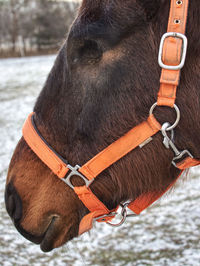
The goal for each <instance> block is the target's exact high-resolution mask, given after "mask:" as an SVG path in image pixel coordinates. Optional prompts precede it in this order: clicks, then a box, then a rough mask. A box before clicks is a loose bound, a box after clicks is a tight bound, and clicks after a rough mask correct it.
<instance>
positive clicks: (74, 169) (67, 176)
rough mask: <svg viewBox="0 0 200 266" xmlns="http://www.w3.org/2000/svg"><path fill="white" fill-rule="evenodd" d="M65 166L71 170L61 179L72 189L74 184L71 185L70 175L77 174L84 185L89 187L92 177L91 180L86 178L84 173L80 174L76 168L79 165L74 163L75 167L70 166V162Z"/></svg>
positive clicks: (78, 167)
mask: <svg viewBox="0 0 200 266" xmlns="http://www.w3.org/2000/svg"><path fill="white" fill-rule="evenodd" d="M67 168H68V169H69V170H71V172H70V173H69V174H68V173H67V175H66V176H65V177H64V178H62V180H63V181H64V182H65V183H66V184H67V185H68V186H69V187H71V188H72V189H74V186H73V185H72V182H71V177H72V176H78V177H80V178H81V179H82V180H83V181H84V182H85V185H86V187H89V186H90V185H91V184H92V182H93V181H94V179H92V180H88V179H87V178H86V177H85V176H84V175H82V174H81V173H80V172H79V171H78V170H79V169H80V168H81V167H80V166H79V165H76V166H75V167H73V166H71V165H70V164H68V165H67Z"/></svg>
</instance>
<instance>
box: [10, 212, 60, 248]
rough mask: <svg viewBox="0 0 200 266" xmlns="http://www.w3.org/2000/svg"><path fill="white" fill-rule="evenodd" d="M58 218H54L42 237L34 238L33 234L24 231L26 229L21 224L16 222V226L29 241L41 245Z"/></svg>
mask: <svg viewBox="0 0 200 266" xmlns="http://www.w3.org/2000/svg"><path fill="white" fill-rule="evenodd" d="M56 217H57V216H53V217H52V219H51V221H50V222H49V224H48V226H47V229H46V231H45V232H44V233H43V234H42V235H40V236H34V235H32V234H31V233H29V232H27V231H26V230H24V228H23V227H22V226H21V225H20V224H19V222H14V225H15V227H16V229H17V230H18V232H19V233H20V234H21V235H22V236H24V237H25V238H26V239H28V240H29V241H31V242H33V243H35V244H37V245H39V244H41V243H42V241H43V239H44V238H45V235H46V233H47V231H48V230H49V228H50V226H52V224H53V223H54V220H55V219H56Z"/></svg>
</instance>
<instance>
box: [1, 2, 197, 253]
mask: <svg viewBox="0 0 200 266" xmlns="http://www.w3.org/2000/svg"><path fill="white" fill-rule="evenodd" d="M169 2H170V1H168V0H140V1H139V0H125V1H122V0H115V1H112V0H83V2H82V5H81V7H80V10H79V13H78V16H77V18H76V20H75V22H74V24H73V25H72V28H71V31H70V33H69V36H68V39H67V41H66V43H65V44H64V45H63V47H62V49H61V50H60V52H59V54H58V57H57V59H56V62H55V64H54V67H53V69H52V71H51V73H50V75H49V77H48V79H47V82H46V84H45V86H44V88H43V90H42V92H41V94H40V96H39V98H38V100H37V102H36V105H35V108H34V111H35V113H36V116H35V123H36V126H37V128H38V130H39V131H40V133H41V135H42V136H43V137H44V138H45V139H46V141H48V143H49V144H50V145H51V146H52V147H53V148H54V149H55V150H56V151H57V152H58V153H59V154H60V155H62V156H63V157H64V158H66V159H67V161H68V162H70V164H71V165H75V164H77V163H78V164H79V165H83V164H84V163H85V162H87V161H88V160H89V159H90V158H92V157H93V156H94V155H96V154H97V153H98V152H100V151H101V150H103V149H104V148H105V147H107V146H108V145H109V144H111V143H112V142H113V141H115V140H117V139H119V138H120V137H121V136H123V135H124V134H125V133H126V132H127V131H129V130H130V129H131V128H133V127H134V126H136V125H137V124H139V123H141V122H142V121H144V120H146V118H147V117H148V112H149V108H150V107H151V105H152V104H153V103H154V102H156V96H157V92H158V88H159V78H160V67H159V65H158V64H157V54H158V50H159V43H160V39H161V36H162V35H163V33H165V32H166V28H167V20H168V14H169ZM190 2H191V3H190V7H189V16H188V24H187V33H186V35H187V37H188V40H189V47H188V54H187V59H186V64H185V67H184V69H183V71H182V76H181V83H180V86H179V89H178V95H177V105H178V106H179V108H180V109H181V121H180V123H179V125H178V127H177V129H176V135H175V142H176V145H177V146H178V147H179V148H180V149H185V148H187V149H188V150H190V152H191V153H192V154H193V155H194V157H195V158H200V150H199V144H200V135H199V132H200V112H199V110H200V90H199V83H200V79H199V73H200V56H199V54H200V53H199V52H200V51H199V50H200V32H199V25H200V6H199V3H198V0H191V1H190ZM155 116H156V118H157V119H158V121H159V122H160V123H163V122H166V121H169V122H170V123H173V121H174V118H175V117H174V116H175V115H174V111H173V110H171V109H170V108H163V107H159V108H156V112H155ZM172 158H173V152H172V151H171V150H168V149H166V148H165V147H164V145H163V144H162V137H161V134H157V135H156V136H154V138H153V141H152V142H151V143H149V144H148V145H146V146H145V147H143V148H142V149H138V148H137V149H135V150H134V151H132V152H130V153H129V154H128V155H127V156H125V157H124V158H122V159H121V160H119V161H118V162H117V163H115V164H113V165H112V166H111V167H109V168H108V169H107V170H105V171H104V172H103V173H101V174H100V175H99V176H98V177H97V179H96V181H95V182H94V183H93V184H92V185H91V189H92V191H93V192H94V193H95V194H96V195H97V196H98V198H99V199H100V200H102V201H103V203H104V204H105V205H106V206H107V207H108V208H109V209H112V208H114V207H116V206H117V205H118V204H119V203H120V202H122V201H126V200H129V199H132V200H134V199H135V198H137V197H138V196H139V195H141V194H142V193H145V192H151V191H155V190H156V191H163V190H165V189H166V187H167V186H168V185H169V184H170V183H171V182H172V181H173V180H174V179H175V178H176V177H177V175H178V174H179V170H178V169H176V168H175V167H174V166H172V165H171V161H172ZM73 182H74V184H76V185H80V184H82V183H80V180H79V179H78V178H74V181H73ZM5 198H6V206H7V210H8V212H9V214H10V216H11V217H12V219H13V221H14V224H15V226H16V227H17V229H18V230H19V232H20V233H21V234H22V235H24V236H25V237H26V238H27V239H29V240H31V241H33V242H35V243H37V244H41V248H42V250H43V251H50V250H51V249H53V248H56V247H59V246H61V245H63V244H64V243H65V242H67V241H69V240H70V239H72V238H74V237H76V236H77V235H78V227H79V223H80V221H81V219H82V218H83V217H84V215H85V214H87V213H88V210H87V209H86V207H85V206H84V205H83V204H82V202H81V201H80V200H79V199H78V197H77V196H76V195H75V193H74V192H73V191H72V190H71V188H70V187H68V186H66V185H65V184H64V183H63V182H62V181H61V180H59V179H58V178H57V177H56V176H55V175H54V174H53V173H52V172H51V171H50V169H49V168H48V167H47V166H46V165H45V164H43V163H42V161H41V160H40V159H39V158H38V157H37V156H36V155H35V154H34V153H33V152H32V150H31V149H30V148H29V146H28V145H27V144H26V142H25V141H24V139H23V138H21V140H20V141H19V143H18V145H17V147H16V150H15V152H14V155H13V158H12V160H11V163H10V168H9V171H8V178H7V187H6V194H5Z"/></svg>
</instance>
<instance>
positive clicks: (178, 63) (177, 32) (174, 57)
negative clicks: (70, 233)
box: [23, 0, 200, 234]
mask: <svg viewBox="0 0 200 266" xmlns="http://www.w3.org/2000/svg"><path fill="white" fill-rule="evenodd" d="M188 4H189V1H188V0H183V1H180V0H178V1H176V0H171V8H170V15H169V22H168V32H167V33H166V34H164V35H163V37H162V40H161V45H160V51H159V64H160V66H161V67H162V73H161V79H160V83H161V84H160V90H159V92H158V99H157V103H155V104H154V105H153V106H152V108H151V110H150V115H149V117H148V119H147V121H145V122H143V123H141V124H139V125H138V126H136V127H134V128H133V129H131V130H130V131H129V132H128V133H127V134H126V135H124V136H122V137H121V138H120V139H118V140H117V141H115V142H114V143H112V144H111V145H110V146H108V147H107V148H106V149H104V150H103V151H102V152H100V153H99V154H97V155H96V156H95V157H93V158H92V159H91V160H90V161H88V162H87V163H86V164H85V165H83V166H82V167H79V166H78V165H77V166H75V167H72V166H71V165H70V164H67V163H66V160H64V159H63V158H62V157H61V156H60V155H58V153H56V152H55V151H54V150H53V148H52V147H50V146H49V145H48V143H47V142H46V141H45V140H44V138H43V137H42V136H41V135H40V133H39V132H38V130H37V128H36V126H35V123H34V113H31V114H30V115H29V116H28V118H27V120H26V122H25V124H24V126H23V136H24V139H25V141H26V142H27V144H28V145H29V147H30V148H31V149H32V150H33V151H34V152H35V154H36V155H37V156H38V157H39V158H40V159H41V160H42V161H43V162H44V163H45V164H46V165H47V166H48V167H49V168H50V169H51V170H52V171H53V172H54V174H55V175H57V176H58V177H59V178H61V179H62V180H63V181H64V182H65V183H66V184H67V185H68V186H69V187H71V188H72V189H73V190H74V192H75V193H76V194H77V196H78V197H79V199H80V200H81V201H82V202H83V204H84V205H85V206H86V207H87V209H88V210H89V211H90V213H89V214H87V215H86V216H85V217H84V218H83V219H82V221H81V223H80V227H79V234H82V233H84V232H86V231H88V230H89V229H91V228H92V223H93V220H96V221H98V222H108V221H110V220H112V219H113V218H114V217H115V215H116V212H115V211H116V209H117V208H116V209H115V210H108V209H107V207H106V206H105V205H104V204H103V203H102V202H101V201H100V200H99V199H98V198H97V197H96V196H95V195H94V193H93V192H92V191H91V189H90V185H91V183H92V182H94V181H95V178H96V177H97V176H98V175H99V174H100V173H101V172H102V171H104V170H105V169H106V168H108V167H109V166H110V165H112V164H113V163H115V162H116V161H118V160H119V159H120V158H122V157H124V156H125V155H126V154H127V153H129V152H130V151H132V150H133V149H135V148H137V147H138V146H140V147H141V148H142V147H143V146H144V145H146V144H148V143H149V142H150V141H151V140H152V136H154V135H155V134H157V133H158V132H159V131H160V130H161V132H162V134H163V136H164V145H165V146H166V147H167V148H171V149H172V150H173V151H174V152H175V157H174V160H173V164H174V165H175V166H176V167H177V168H179V169H180V170H182V171H183V170H184V169H186V168H189V167H191V166H195V165H198V164H200V161H199V160H195V159H193V157H192V155H191V154H190V153H189V152H188V151H187V150H185V151H183V152H179V151H178V149H177V148H176V147H175V145H174V143H173V141H172V140H171V139H170V138H169V137H168V136H167V131H170V130H172V129H173V128H175V126H176V125H177V124H178V122H179V119H180V116H179V114H180V113H179V109H178V107H177V106H176V105H175V99H176V89H177V86H178V85H179V79H180V72H181V68H182V67H183V66H184V62H185V57H186V51H187V38H186V37H185V35H184V33H185V28H186V22H187V13H188ZM157 105H159V106H169V107H171V108H175V110H176V112H177V120H176V122H175V123H174V125H172V126H170V125H169V124H167V123H165V124H164V125H163V126H162V127H161V125H160V124H159V123H158V122H157V120H156V119H155V117H154V116H153V110H154V108H155V107H156V106H157ZM181 173H182V172H181ZM72 176H79V177H80V178H81V179H83V180H84V182H85V185H84V186H81V187H74V186H73V185H72V183H71V177H72ZM177 179H178V178H177ZM177 179H176V180H177ZM176 180H175V181H174V182H173V183H172V184H170V186H169V187H168V188H167V189H166V191H167V190H169V189H170V188H171V187H172V186H173V185H174V183H175V182H176ZM166 191H164V192H157V191H155V192H149V193H146V194H143V195H141V196H139V197H138V198H137V199H136V200H134V201H132V202H130V203H128V204H126V205H125V207H128V208H129V209H130V210H132V211H133V212H134V213H135V214H139V213H141V212H142V211H143V210H144V209H146V208H147V207H149V206H150V205H151V204H152V203H153V202H154V201H156V200H157V199H158V198H160V197H161V196H162V195H163V194H164V193H165V192H166Z"/></svg>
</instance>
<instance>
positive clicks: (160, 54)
mask: <svg viewBox="0 0 200 266" xmlns="http://www.w3.org/2000/svg"><path fill="white" fill-rule="evenodd" d="M168 37H174V38H179V39H181V40H182V41H183V45H182V47H183V48H182V55H181V62H180V64H179V65H177V66H168V65H165V64H164V63H163V61H162V54H163V46H164V41H165V39H166V38H168ZM187 43H188V41H187V37H186V36H185V35H184V34H181V33H178V32H167V33H165V34H164V35H163V36H162V38H161V41H160V48H159V53H158V64H159V65H160V67H161V68H164V69H169V70H179V69H181V68H183V66H184V64H185V58H186V54H187Z"/></svg>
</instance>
